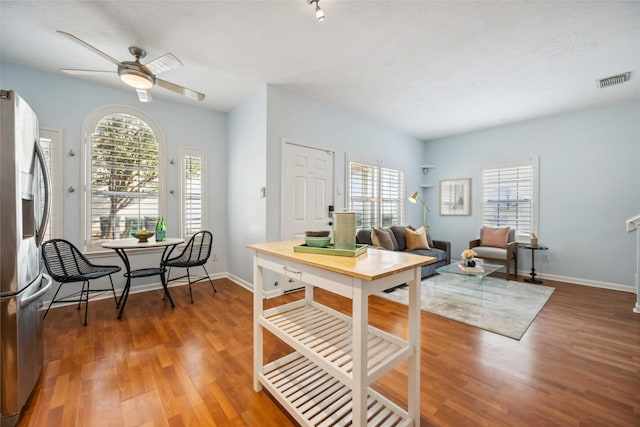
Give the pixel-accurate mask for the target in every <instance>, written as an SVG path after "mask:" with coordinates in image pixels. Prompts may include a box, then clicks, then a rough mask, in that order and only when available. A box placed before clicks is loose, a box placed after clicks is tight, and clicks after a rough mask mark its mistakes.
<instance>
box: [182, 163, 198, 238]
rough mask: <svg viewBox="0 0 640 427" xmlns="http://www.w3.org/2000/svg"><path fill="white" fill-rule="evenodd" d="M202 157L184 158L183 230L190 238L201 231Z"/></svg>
mask: <svg viewBox="0 0 640 427" xmlns="http://www.w3.org/2000/svg"><path fill="white" fill-rule="evenodd" d="M202 166H203V162H202V157H199V156H190V155H186V156H184V160H183V171H184V177H183V183H184V187H183V189H182V191H183V198H184V200H183V201H184V203H183V209H184V230H185V235H186V236H191V235H192V234H195V233H197V232H198V231H200V230H202V184H203V183H202Z"/></svg>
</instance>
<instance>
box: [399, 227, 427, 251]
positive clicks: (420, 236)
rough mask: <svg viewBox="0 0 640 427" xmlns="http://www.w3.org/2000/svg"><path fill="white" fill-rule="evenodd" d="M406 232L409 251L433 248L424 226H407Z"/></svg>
mask: <svg viewBox="0 0 640 427" xmlns="http://www.w3.org/2000/svg"><path fill="white" fill-rule="evenodd" d="M404 234H405V238H406V239H407V250H408V251H411V250H414V249H431V248H430V247H429V242H427V231H426V230H425V228H424V227H420V228H418V229H417V230H411V229H410V228H408V227H407V228H405V230H404Z"/></svg>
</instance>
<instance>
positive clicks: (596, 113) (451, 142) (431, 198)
mask: <svg viewBox="0 0 640 427" xmlns="http://www.w3.org/2000/svg"><path fill="white" fill-rule="evenodd" d="M529 157H538V158H539V160H540V165H539V166H540V209H539V215H540V216H539V241H540V243H541V244H545V245H547V246H549V251H548V254H549V261H548V262H539V261H540V260H538V259H537V260H536V270H537V271H538V272H540V273H542V274H543V275H544V276H547V277H549V278H555V279H560V280H565V281H571V282H575V283H583V284H591V285H597V286H604V287H610V288H614V289H625V290H630V291H631V290H633V289H635V286H634V284H635V277H634V276H635V273H636V261H635V260H636V246H635V245H636V242H635V235H633V234H631V233H627V232H625V220H626V219H627V218H630V217H632V216H634V215H637V214H638V213H640V190H639V188H640V187H638V182H640V172H639V170H640V102H638V101H635V102H626V103H622V104H616V105H610V106H606V107H601V108H595V109H588V110H583V111H578V112H574V113H570V114H562V115H557V116H552V117H548V118H543V119H538V120H531V121H527V122H522V123H516V124H511V125H507V126H501V127H497V128H492V129H487V130H483V131H480V132H474V133H469V134H464V135H459V136H454V137H449V138H442V139H438V140H433V141H427V142H426V143H425V147H424V157H423V159H424V162H425V163H430V164H434V165H436V166H437V167H436V168H435V169H432V170H431V172H430V173H429V175H428V176H427V177H426V180H428V181H431V182H432V183H434V184H436V187H435V188H433V189H428V190H425V194H426V197H427V200H428V204H429V205H430V206H433V207H434V208H435V209H433V211H434V212H435V215H434V214H432V215H430V217H429V218H430V219H429V222H430V224H431V228H432V230H433V233H434V234H437V235H438V237H441V238H445V239H448V240H450V241H451V242H452V247H453V256H459V253H460V252H461V251H462V250H463V249H465V248H467V247H468V242H469V240H471V239H473V238H477V236H478V231H479V228H480V226H481V224H480V217H479V215H478V212H479V206H480V205H479V196H480V188H479V185H480V165H481V164H482V163H490V162H494V161H502V160H506V161H508V160H521V159H526V158H529ZM467 177H470V178H471V180H472V191H471V194H472V215H471V216H465V217H452V216H440V215H439V214H438V213H437V211H438V203H439V202H438V194H439V189H438V187H437V184H438V183H439V181H440V180H442V179H451V178H467ZM539 255H540V254H538V256H539ZM519 256H520V258H519V269H520V270H521V271H522V272H524V273H526V271H527V270H528V269H530V266H531V263H530V252H523V251H522V250H521V251H520V253H519Z"/></svg>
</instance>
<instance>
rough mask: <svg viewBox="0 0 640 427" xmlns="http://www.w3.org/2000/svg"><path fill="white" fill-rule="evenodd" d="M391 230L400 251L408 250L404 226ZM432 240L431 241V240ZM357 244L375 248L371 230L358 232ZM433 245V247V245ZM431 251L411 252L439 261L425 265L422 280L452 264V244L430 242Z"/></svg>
mask: <svg viewBox="0 0 640 427" xmlns="http://www.w3.org/2000/svg"><path fill="white" fill-rule="evenodd" d="M389 229H390V230H391V231H392V232H393V235H394V237H395V238H396V241H397V242H398V250H399V251H406V250H407V241H406V238H405V233H404V229H405V227H404V226H402V225H392V226H391V227H389ZM429 240H430V239H429ZM356 243H359V244H367V245H371V246H373V241H372V240H371V229H362V230H358V231H357V232H356ZM431 243H433V245H431ZM429 246H430V247H431V249H414V250H412V251H410V252H411V253H413V254H418V255H424V256H432V257H434V258H435V259H436V260H437V261H436V262H435V263H433V264H429V265H425V266H423V267H422V272H421V273H422V274H421V276H422V278H423V279H424V278H425V277H429V276H433V275H434V274H435V272H436V269H437V268H440V267H442V266H445V265H447V264H449V263H451V243H450V242H446V241H443V240H433V241H429Z"/></svg>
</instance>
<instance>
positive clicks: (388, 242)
mask: <svg viewBox="0 0 640 427" xmlns="http://www.w3.org/2000/svg"><path fill="white" fill-rule="evenodd" d="M371 242H372V243H373V245H374V246H379V247H382V248H385V249H387V250H389V251H397V250H398V242H396V238H395V236H394V235H393V233H392V232H391V230H388V229H384V228H374V229H372V230H371Z"/></svg>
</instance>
